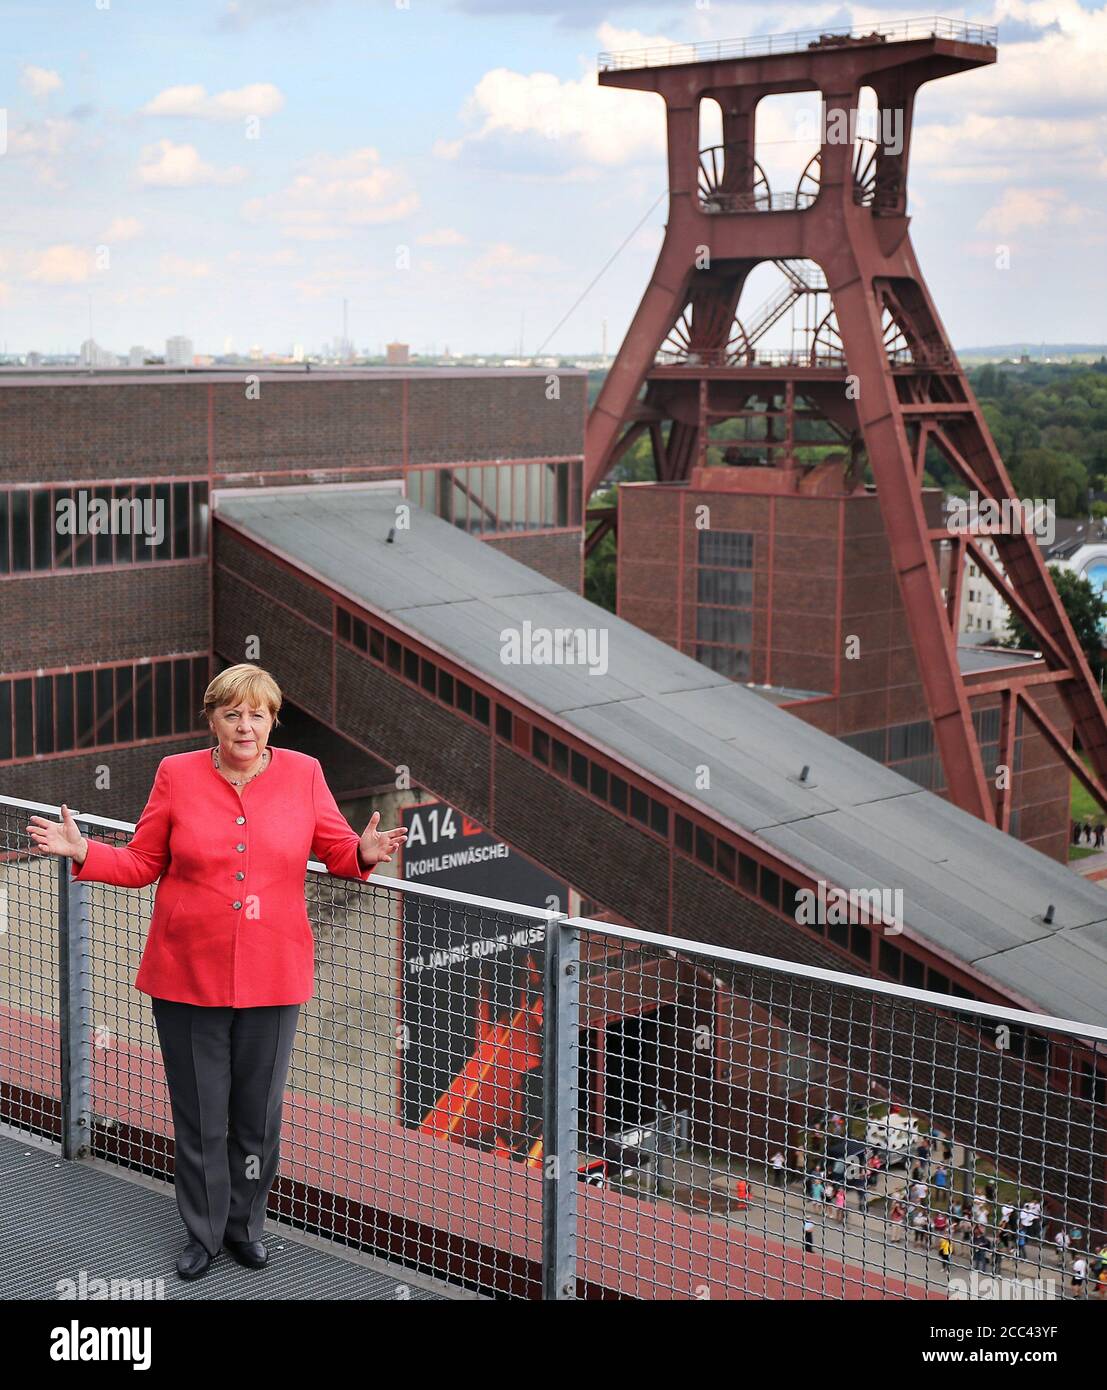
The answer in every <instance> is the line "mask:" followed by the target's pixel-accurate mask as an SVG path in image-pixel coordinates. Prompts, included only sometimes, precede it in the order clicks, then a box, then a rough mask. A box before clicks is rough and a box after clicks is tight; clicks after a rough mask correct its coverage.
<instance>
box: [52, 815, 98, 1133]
mask: <svg viewBox="0 0 1107 1390" xmlns="http://www.w3.org/2000/svg"><path fill="white" fill-rule="evenodd" d="M78 824H80V822H78ZM82 833H83V828H82ZM57 863H58V1033H59V1039H60V1045H61V1142H62V1157H63V1158H83V1157H84V1156H85V1155H86V1154H87V1153H88V1151H89V1147H90V1136H91V1112H92V1079H91V1052H92V1048H91V1039H90V1038H89V1017H88V1006H87V1003H86V992H87V989H88V975H89V962H88V954H89V952H88V937H89V923H88V901H87V897H86V894H85V885H84V884H83V883H77V882H75V881H74V879H73V873H72V869H73V861H72V860H71V859H69V858H68V857H66V856H61V857H59V859H58V861H57Z"/></svg>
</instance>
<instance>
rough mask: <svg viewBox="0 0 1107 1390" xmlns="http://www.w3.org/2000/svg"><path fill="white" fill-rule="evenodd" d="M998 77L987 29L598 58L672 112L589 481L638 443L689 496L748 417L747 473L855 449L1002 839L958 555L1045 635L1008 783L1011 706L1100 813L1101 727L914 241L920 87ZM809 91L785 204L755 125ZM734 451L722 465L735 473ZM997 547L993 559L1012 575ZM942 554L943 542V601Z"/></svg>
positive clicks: (982, 803)
mask: <svg viewBox="0 0 1107 1390" xmlns="http://www.w3.org/2000/svg"><path fill="white" fill-rule="evenodd" d="M995 60H996V31H995V30H994V29H993V28H991V27H988V26H982V25H974V24H967V23H963V22H960V21H954V20H945V19H926V20H909V21H904V22H901V23H897V24H894V25H888V26H882V27H881V28H879V29H877V30H874V31H872V32H868V33H857V32H847V33H842V32H838V33H818V32H812V33H806V34H804V33H801V34H789V35H781V36H772V37H762V38H754V39H748V40H741V41H736V42H733V43H729V42H728V43H709V44H696V45H684V46H681V47H679V48H676V49H665V48H662V49H646V50H639V51H637V52H631V53H604V54H601V55H600V60H599V69H600V71H599V81H600V83H601V84H602V85H604V86H609V87H622V88H629V89H634V90H639V91H646V92H654V93H657V94H659V95H660V96H661V97H662V98H663V99H664V101H665V117H666V126H667V139H668V175H669V216H668V221H667V224H666V228H665V238H664V242H663V245H662V247H661V250H660V253H659V255H658V259H657V263H656V266H655V268H654V271H653V274H652V277H651V279H650V283H649V285H648V287H647V289H646V292H645V294H644V295H643V297H642V301H641V303H640V305H639V307H638V310H637V312H636V313H635V316H634V319H633V321H632V323H631V326H630V329H629V331H628V332H627V335H626V338H625V340H624V341H623V343H622V345H621V347H620V349H619V352H618V355H617V357H616V358H615V361H614V363H613V364H612V367H611V369H610V371H609V373H608V376H607V378H606V381H605V383H604V386H603V389H602V390H601V392H600V394H599V397H598V399H597V401H596V404H595V406H594V407H593V410H592V412H591V415H590V418H589V421H588V428H587V436H586V452H585V483H586V489H587V491H586V495H589V494H590V493H591V492H592V491H593V490H594V489H595V488H596V487H597V486H599V484H600V483H601V482H602V481H603V480H604V478H605V477H606V475H607V474H608V472H609V471H610V469H611V468H612V467H613V466H614V465H615V463H616V462H617V461H618V460H619V458H620V457H621V456H622V454H623V453H624V452H625V451H626V449H627V448H628V447H630V446H631V445H632V444H634V443H635V442H636V441H637V440H638V439H639V438H640V437H642V436H643V435H648V437H649V439H650V441H651V449H652V455H653V460H654V465H655V469H656V475H657V479H658V480H659V481H662V482H677V481H680V480H683V479H689V478H691V476H692V473H693V470H694V469H696V468H697V467H702V466H703V464H704V462H705V460H706V458H707V450H708V447H709V445H710V443H711V430H712V428H713V427H716V426H718V424H719V423H720V422H721V421H725V420H732V419H740V418H742V417H747V418H748V417H749V416H750V415H751V414H752V413H754V412H751V411H750V409H749V405H750V403H751V401H752V400H753V399H754V398H756V399H758V400H760V401H761V402H768V403H769V407H770V408H768V409H761V411H760V413H761V414H762V415H763V416H764V417H765V421H764V425H763V426H762V427H761V430H762V433H760V434H759V435H758V452H759V455H760V457H759V458H758V459H757V460H756V462H757V463H758V464H759V465H760V466H761V467H762V468H764V467H765V466H768V467H770V468H775V469H783V470H790V471H792V472H793V474H794V473H795V472H796V471H799V472H801V473H802V472H804V471H805V468H804V464H803V463H802V462H801V461H800V460H799V459H798V458H797V455H796V447H797V429H796V422H797V420H798V419H799V418H800V416H801V409H800V407H801V406H802V414H804V415H805V416H806V418H812V417H817V418H819V419H820V420H821V421H823V422H825V424H826V425H827V426H829V428H830V430H831V431H832V432H833V434H834V436H835V437H837V438H838V439H840V441H841V443H842V454H841V456H840V457H841V458H842V459H843V460H844V462H843V464H842V476H843V481H844V484H845V486H846V487H847V488H849V487H854V486H857V485H858V483H859V481H860V478H859V472H860V468H861V467H863V460H866V459H867V461H868V463H869V464H870V465H871V469H872V474H873V478H874V480H875V483H876V490H877V494H878V497H879V500H880V507H881V515H882V518H883V522H884V526H885V529H886V532H887V537H888V542H889V546H890V549H891V555H892V562H893V567H894V569H895V572H896V575H897V578H898V582H899V586H900V591H901V594H902V598H903V603H904V607H905V609H906V612H907V618H908V624H909V628H910V636H911V641H912V644H913V647H914V650H915V654H916V657H917V661H918V666H919V671H920V675H921V679H922V684H923V688H924V691H925V696H926V702H927V707H928V711H929V716H930V718H931V720H932V723H933V727H934V734H935V743H936V746H937V748H938V751H939V753H940V756H941V759H942V764H943V767H944V770H945V775H946V780H947V784H948V787H949V794H950V796H951V798H952V799H953V800H954V801H955V802H956V803H957V804H958V805H959V806H961V807H963V808H964V809H965V810H968V811H971V812H972V813H973V814H975V815H977V816H979V817H981V818H982V819H983V820H985V821H988V822H989V823H992V824H996V825H998V826H1000V827H1001V828H1002V829H1004V830H1006V829H1008V824H1009V817H1010V793H1009V789H1007V788H1004V787H1002V786H999V787H995V786H993V785H992V783H991V782H990V781H989V779H988V777H987V775H986V772H985V767H984V763H983V759H982V757H981V752H980V748H979V745H978V742H977V737H976V733H975V730H974V727H973V722H972V717H971V713H970V708H969V702H968V699H967V696H966V690H965V686H964V683H963V680H962V677H961V673H960V671H959V669H958V661H957V649H956V643H957V623H958V615H959V612H960V605H961V576H962V574H963V571H964V568H965V563H964V562H965V559H966V554H968V555H969V556H971V557H972V559H973V561H974V562H975V563H976V564H977V565H978V566H979V569H980V571H981V573H982V574H983V575H984V576H985V577H986V578H987V579H988V580H990V581H991V583H992V584H993V585H994V586H995V588H996V590H997V591H998V593H999V594H1000V595H1001V597H1002V598H1003V600H1004V601H1005V602H1006V603H1008V604H1009V606H1010V608H1011V609H1012V610H1013V612H1014V613H1015V614H1017V616H1018V617H1019V618H1020V619H1021V620H1022V621H1023V622H1024V623H1025V624H1026V626H1027V628H1028V629H1029V630H1030V631H1031V633H1033V634H1034V636H1035V639H1036V641H1037V644H1038V646H1039V647H1040V649H1041V652H1042V654H1043V657H1044V661H1045V667H1046V669H1044V670H1043V669H1042V668H1041V667H1040V666H1039V667H1038V668H1037V669H1036V670H1035V671H1034V672H1032V673H1028V674H1027V675H1026V676H1025V677H1023V678H1021V679H1020V678H1018V677H1012V678H1010V679H1005V681H1004V684H1003V690H1002V707H1001V734H1000V756H999V760H998V761H999V763H1000V764H1004V765H1006V766H1007V767H1011V766H1012V758H1013V748H1014V738H1015V724H1016V714H1017V712H1018V708H1019V706H1020V705H1021V706H1022V708H1023V709H1024V710H1025V711H1026V713H1027V714H1028V715H1029V716H1030V718H1031V719H1032V720H1033V721H1034V723H1035V725H1036V726H1037V727H1038V728H1039V729H1040V730H1041V731H1042V733H1043V734H1044V735H1045V737H1046V738H1047V740H1048V741H1049V742H1050V743H1051V744H1052V746H1053V747H1054V748H1055V750H1056V751H1057V753H1058V755H1059V756H1060V757H1061V758H1062V759H1063V760H1064V761H1065V762H1066V763H1067V764H1068V765H1069V767H1070V768H1071V769H1072V771H1073V773H1074V774H1075V775H1076V776H1077V777H1078V778H1079V779H1080V780H1081V781H1082V782H1083V783H1084V785H1085V786H1087V787H1088V789H1089V790H1090V791H1091V793H1092V794H1093V795H1094V796H1095V797H1096V798H1097V799H1098V800H1099V801H1100V802H1101V804H1104V805H1107V718H1105V711H1104V705H1103V701H1102V699H1101V698H1100V693H1099V690H1098V687H1097V685H1096V683H1095V681H1094V679H1093V677H1092V674H1091V671H1090V669H1089V666H1088V663H1087V661H1086V659H1085V656H1084V653H1083V651H1082V650H1081V648H1080V645H1079V643H1078V642H1077V640H1076V638H1075V636H1074V633H1073V630H1072V627H1071V624H1070V623H1069V621H1068V618H1067V616H1066V614H1065V611H1064V609H1063V607H1062V605H1061V603H1060V600H1059V599H1058V597H1057V593H1056V590H1055V588H1054V586H1053V584H1052V583H1051V581H1050V579H1049V575H1048V573H1047V570H1046V566H1045V563H1044V561H1043V559H1042V556H1041V552H1040V550H1039V548H1038V546H1037V544H1036V542H1035V539H1034V536H1033V535H1032V534H1028V530H1029V528H1028V527H1027V526H1026V524H1025V519H1021V514H1020V509H1019V499H1018V498H1017V496H1016V494H1015V491H1014V489H1013V487H1012V485H1011V481H1010V479H1009V477H1008V475H1007V472H1006V469H1005V468H1004V465H1003V462H1002V460H1001V458H1000V456H999V453H998V451H997V449H996V446H995V443H994V441H993V440H992V438H991V435H990V433H989V431H988V428H987V425H986V423H985V421H984V417H983V415H982V413H981V410H980V407H979V405H978V404H977V402H976V400H975V398H974V396H973V394H972V391H971V390H970V388H969V385H968V382H967V380H966V377H965V374H964V372H963V371H962V369H961V366H960V364H959V362H958V360H957V357H956V355H955V353H954V352H953V349H952V346H951V344H950V341H949V338H948V336H947V334H946V331H945V328H944V327H943V325H942V322H941V319H940V318H939V316H938V311H937V309H936V308H935V305H934V302H933V299H932V298H931V295H930V293H929V291H928V289H927V286H926V283H925V281H924V279H923V275H922V271H921V270H920V268H919V264H918V261H917V259H916V256H915V252H914V249H913V247H912V244H911V238H910V235H909V231H908V224H909V220H910V219H909V218H908V216H907V211H906V209H907V171H908V162H909V155H910V149H911V128H912V116H913V111H914V105H915V94H916V93H917V92H918V90H919V88H920V87H921V86H922V85H923V83H925V82H930V81H933V80H934V79H936V78H940V77H948V76H952V75H953V74H955V73H959V72H964V71H966V70H969V69H972V68H976V67H979V66H981V65H984V64H988V63H993V62H995ZM866 89H869V91H868V93H867V95H868V96H869V98H870V100H871V96H872V94H875V98H876V112H875V120H874V121H873V122H872V126H873V129H874V130H875V131H876V133H877V138H876V139H871V138H867V137H866V136H864V135H862V134H861V133H860V123H859V122H858V121H857V119H856V113H857V112H858V109H859V103H860V100H861V95H862V92H863V91H865V90H866ZM797 92H817V93H819V94H820V96H821V100H822V110H823V123H822V130H821V132H820V135H821V139H820V142H819V146H820V147H819V150H818V153H817V154H816V155H815V156H814V157H813V158H812V159H811V161H810V162H809V163H808V165H807V167H806V168H805V169H804V171H803V173H802V176H801V177H800V179H799V182H798V184H797V186H796V187H795V188H794V189H788V190H785V191H778V190H774V189H773V188H771V187H770V184H769V180H768V178H767V177H766V175H765V172H764V170H763V169H762V167H761V166H760V165H759V163H758V161H757V159H756V157H755V155H756V145H755V137H756V131H757V119H758V104H759V103H760V102H761V101H762V100H763V99H764V98H765V97H768V96H772V95H776V94H781V93H797ZM705 101H715V102H717V103H718V105H719V108H720V110H721V113H722V143H721V144H720V145H716V146H713V147H710V148H701V135H700V132H701V119H700V116H701V104H702V103H703V102H705ZM890 131H895V139H894V140H891V139H888V138H887V132H890ZM843 132H844V134H843ZM766 261H771V262H773V263H775V265H776V266H777V268H778V270H779V271H780V272H781V275H782V286H781V289H780V290H779V291H778V293H777V294H775V295H774V296H772V297H771V298H770V299H769V300H767V301H766V302H765V303H763V304H762V305H760V306H759V307H758V308H756V309H755V310H754V311H753V312H752V313H750V312H748V311H746V310H745V306H744V303H742V304H740V300H741V297H742V291H743V287H744V286H745V284H746V281H747V279H748V278H749V276H750V274H751V272H752V271H753V270H754V268H755V267H757V266H758V265H760V264H762V263H764V262H766ZM797 306H799V308H800V309H801V318H802V317H805V318H806V325H805V331H804V334H803V336H802V341H801V345H800V347H799V349H798V350H797V348H796V346H795V341H796V339H795V333H794V331H793V348H792V349H791V350H786V351H781V350H775V351H774V350H767V349H766V348H765V346H764V340H765V338H766V336H767V335H768V334H769V332H770V330H771V329H772V328H773V326H774V325H775V324H776V323H778V322H779V321H780V320H781V319H782V317H783V316H784V315H785V314H786V313H790V312H791V313H792V314H793V323H794V321H795V320H794V314H795V309H796V307H797ZM643 388H644V389H643ZM746 447H748V446H746ZM741 449H742V446H738V448H737V449H736V450H732V451H731V453H732V456H734V455H736V456H737V457H736V458H734V460H733V461H736V462H738V463H739V464H741V463H743V462H745V460H744V459H743V458H742V456H741ZM932 449H933V450H937V451H938V452H939V453H940V455H941V457H942V458H943V459H945V460H946V461H947V463H948V464H949V466H950V467H951V468H952V469H953V470H954V471H955V472H956V474H957V475H959V476H960V477H961V478H962V479H963V480H964V482H965V483H966V484H967V485H968V487H969V489H970V490H971V491H975V493H976V494H977V495H978V498H979V499H980V502H981V503H982V504H983V503H984V502H985V500H989V501H991V502H993V503H995V504H997V505H998V508H999V510H998V512H997V511H996V510H994V509H991V508H985V507H984V506H983V505H982V506H981V507H980V513H981V514H982V515H987V516H989V517H991V516H995V515H1001V516H1003V517H1004V519H1005V524H1003V525H1000V526H996V525H994V524H988V525H983V524H981V525H973V526H970V527H968V528H966V529H964V530H961V531H957V532H953V533H951V532H950V531H947V530H944V529H935V528H934V526H933V524H932V522H930V521H928V519H927V516H926V513H925V510H924V506H923V497H922V491H923V474H924V462H925V459H926V456H927V452H928V450H932ZM778 481H783V480H778ZM1003 504H1006V505H1005V506H1004V505H1003ZM602 529H603V528H597V530H596V531H594V532H593V533H592V536H591V537H590V544H591V543H594V542H595V540H596V539H597V538H598V537H599V535H600V534H602ZM983 536H987V537H988V539H990V540H991V541H992V542H994V544H995V545H996V547H997V550H998V553H999V557H1000V560H1001V563H1002V572H1001V571H1000V570H999V569H998V568H997V566H996V565H995V564H994V563H993V561H992V560H991V559H990V558H989V556H988V554H987V553H986V544H982V543H981V542H982V537H983ZM941 541H949V542H951V543H952V556H951V565H950V571H949V573H950V579H949V583H948V590H947V592H946V593H945V594H943V589H942V584H941V581H940V576H939V563H938V545H939V542H941ZM1044 683H1050V684H1055V685H1056V688H1057V690H1058V691H1059V693H1060V694H1061V695H1062V697H1063V699H1064V702H1065V705H1066V707H1067V709H1068V711H1069V712H1070V713H1071V715H1072V719H1073V728H1074V734H1075V737H1076V738H1077V739H1078V740H1079V744H1080V746H1081V748H1082V749H1083V751H1084V752H1085V753H1086V755H1087V757H1088V760H1089V763H1090V765H1091V766H1090V770H1089V769H1088V768H1086V767H1085V765H1084V763H1083V761H1082V760H1081V759H1080V758H1079V757H1078V756H1077V755H1076V753H1075V752H1074V750H1073V747H1072V746H1071V741H1070V740H1069V739H1068V738H1066V737H1065V735H1064V734H1063V733H1062V731H1061V730H1060V729H1058V728H1057V727H1056V725H1055V724H1054V723H1053V721H1052V720H1051V719H1050V718H1049V717H1048V715H1046V714H1045V713H1044V712H1043V711H1042V709H1041V708H1039V706H1038V704H1037V703H1036V700H1035V693H1036V690H1035V687H1037V686H1039V685H1042V684H1044ZM974 688H979V687H974ZM1039 693H1040V692H1039ZM997 780H998V781H1000V782H1002V780H1003V779H1002V778H1001V779H997Z"/></svg>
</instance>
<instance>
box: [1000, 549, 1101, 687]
mask: <svg viewBox="0 0 1107 1390" xmlns="http://www.w3.org/2000/svg"><path fill="white" fill-rule="evenodd" d="M1049 573H1050V575H1051V577H1052V579H1053V585H1054V587H1055V588H1056V590H1057V596H1058V598H1060V600H1061V603H1062V604H1063V606H1064V609H1065V612H1066V613H1067V614H1068V615H1069V622H1070V623H1072V628H1073V631H1074V632H1075V633H1076V640H1077V641H1078V642H1079V643H1080V645H1081V647H1082V648H1083V649H1084V655H1085V656H1086V657H1087V658H1088V665H1089V666H1090V667H1091V668H1092V670H1093V671H1094V672H1095V674H1096V676H1099V675H1100V674H1101V672H1102V670H1103V665H1104V661H1103V641H1104V638H1103V624H1104V622H1105V621H1107V601H1105V600H1104V599H1103V597H1102V596H1101V595H1100V593H1099V591H1098V590H1097V589H1096V588H1095V587H1094V585H1092V583H1091V582H1090V581H1089V580H1087V579H1085V578H1084V577H1083V575H1080V574H1074V573H1073V571H1072V570H1066V569H1062V568H1061V567H1060V565H1050V566H1049ZM1003 645H1004V646H1005V647H1018V648H1020V649H1021V650H1023V651H1037V650H1038V641H1037V639H1036V638H1035V637H1034V635H1033V634H1032V633H1031V632H1030V631H1029V630H1028V629H1027V628H1026V627H1025V626H1024V625H1023V622H1022V620H1021V619H1020V618H1019V616H1018V614H1017V613H1016V612H1015V610H1014V609H1012V610H1011V633H1010V636H1009V637H1008V638H1007V640H1006V641H1005V642H1004V643H1003Z"/></svg>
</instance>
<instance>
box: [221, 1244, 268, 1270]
mask: <svg viewBox="0 0 1107 1390" xmlns="http://www.w3.org/2000/svg"><path fill="white" fill-rule="evenodd" d="M223 1249H224V1250H226V1252H227V1254H228V1255H230V1257H231V1258H232V1259H233V1260H237V1261H238V1263H239V1264H240V1265H245V1266H246V1268H247V1269H261V1268H262V1266H263V1265H264V1264H265V1263H266V1261H267V1260H268V1259H269V1251H268V1250H266V1248H265V1246H264V1245H262V1243H261V1241H260V1240H224V1241H223Z"/></svg>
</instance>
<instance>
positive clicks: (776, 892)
mask: <svg viewBox="0 0 1107 1390" xmlns="http://www.w3.org/2000/svg"><path fill="white" fill-rule="evenodd" d="M761 901H762V902H766V903H769V904H770V905H771V906H772V907H779V906H780V875H779V874H777V873H774V872H773V871H772V869H766V868H765V866H764V865H762V866H761Z"/></svg>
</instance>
